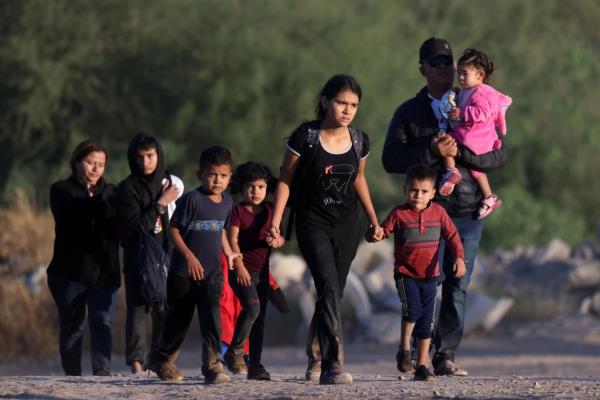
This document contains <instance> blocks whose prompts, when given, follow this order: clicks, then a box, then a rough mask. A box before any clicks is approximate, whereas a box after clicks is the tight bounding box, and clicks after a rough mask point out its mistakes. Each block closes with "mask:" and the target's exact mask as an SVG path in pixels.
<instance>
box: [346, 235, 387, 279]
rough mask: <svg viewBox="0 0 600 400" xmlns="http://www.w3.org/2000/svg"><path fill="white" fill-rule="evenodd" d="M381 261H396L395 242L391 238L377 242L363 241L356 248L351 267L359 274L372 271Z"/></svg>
mask: <svg viewBox="0 0 600 400" xmlns="http://www.w3.org/2000/svg"><path fill="white" fill-rule="evenodd" d="M380 261H387V262H390V263H392V265H393V262H394V244H393V243H392V241H391V240H382V241H380V242H377V243H367V242H364V241H363V242H362V243H361V244H360V245H359V246H358V249H357V250H356V256H355V257H354V260H353V261H352V266H351V269H352V270H354V271H355V272H356V273H358V274H359V275H363V274H365V273H367V272H368V271H370V270H371V269H372V268H373V267H374V266H375V265H376V264H377V263H379V262H380Z"/></svg>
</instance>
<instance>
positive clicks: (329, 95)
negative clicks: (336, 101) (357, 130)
mask: <svg viewBox="0 0 600 400" xmlns="http://www.w3.org/2000/svg"><path fill="white" fill-rule="evenodd" d="M344 89H349V90H350V91H352V92H353V93H354V94H356V95H357V96H358V100H360V99H361V97H362V89H361V88H360V85H359V84H358V81H357V80H356V78H354V77H353V76H352V75H344V74H338V75H334V76H332V77H331V78H329V80H328V81H327V83H325V86H323V89H321V93H319V98H318V99H317V107H316V109H315V112H316V115H317V119H323V118H325V114H326V113H327V110H325V108H324V107H323V105H322V104H321V96H325V98H326V99H327V100H331V99H333V98H334V97H335V96H337V94H338V93H339V92H341V91H342V90H344Z"/></svg>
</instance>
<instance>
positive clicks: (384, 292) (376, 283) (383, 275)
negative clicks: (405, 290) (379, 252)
mask: <svg viewBox="0 0 600 400" xmlns="http://www.w3.org/2000/svg"><path fill="white" fill-rule="evenodd" d="M362 281H363V283H364V284H365V288H366V289H367V292H368V293H369V296H370V297H371V299H372V300H373V302H374V303H376V305H378V306H379V307H380V309H381V310H396V311H401V310H402V306H401V304H400V299H399V298H398V292H397V289H396V283H395V281H394V264H393V262H388V261H384V260H380V261H379V262H377V263H376V265H375V266H374V267H373V268H372V269H371V270H370V271H369V272H367V273H366V274H364V275H363V276H362Z"/></svg>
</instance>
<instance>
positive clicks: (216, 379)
mask: <svg viewBox="0 0 600 400" xmlns="http://www.w3.org/2000/svg"><path fill="white" fill-rule="evenodd" d="M230 380H231V378H230V377H229V375H227V374H226V373H225V372H222V371H215V370H212V371H208V372H207V373H206V375H205V376H204V383H206V384H207V385H218V384H220V383H227V382H229V381H230Z"/></svg>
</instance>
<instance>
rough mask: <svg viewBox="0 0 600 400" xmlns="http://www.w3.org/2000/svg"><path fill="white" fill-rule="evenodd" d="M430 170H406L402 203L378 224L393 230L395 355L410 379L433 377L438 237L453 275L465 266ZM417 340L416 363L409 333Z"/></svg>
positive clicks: (434, 174) (464, 269)
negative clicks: (398, 306) (398, 310)
mask: <svg viewBox="0 0 600 400" xmlns="http://www.w3.org/2000/svg"><path fill="white" fill-rule="evenodd" d="M435 181H436V173H435V171H433V170H432V169H431V168H428V167H426V166H423V165H418V166H415V167H412V168H411V169H409V170H408V171H407V174H406V182H405V183H404V194H405V195H406V202H405V203H404V204H401V205H399V206H396V207H395V208H394V209H393V210H392V211H391V212H390V213H389V215H388V216H387V217H386V219H385V220H384V221H383V223H382V224H381V226H382V227H383V230H384V235H385V237H386V238H387V237H389V236H390V235H391V234H394V279H395V281H396V287H397V288H398V295H399V296H400V300H401V301H402V338H401V342H400V348H399V350H398V354H397V356H396V360H397V362H398V364H397V366H398V369H399V370H400V371H401V372H412V371H415V380H427V381H428V380H433V379H434V377H433V374H432V373H431V372H430V371H429V369H428V368H427V365H428V364H429V344H430V342H431V333H432V328H433V313H434V309H435V293H436V280H437V277H438V276H439V275H440V267H439V264H438V247H439V244H440V240H441V239H444V240H445V241H446V245H447V246H448V247H449V248H450V249H451V250H452V253H453V255H454V257H455V258H456V261H455V265H454V274H455V275H456V277H461V276H462V275H463V274H464V273H465V271H466V267H465V261H464V252H463V247H462V244H461V241H460V236H459V235H458V232H457V230H456V226H455V225H454V223H453V222H452V220H451V219H450V217H449V216H448V214H447V213H446V211H445V210H444V209H443V208H442V207H441V206H440V205H438V204H436V203H433V202H432V201H431V200H432V199H433V196H434V195H435ZM413 331H414V336H415V338H416V341H417V354H418V355H417V367H416V369H415V368H414V367H413V364H412V361H411V359H410V338H411V336H412V335H413Z"/></svg>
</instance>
